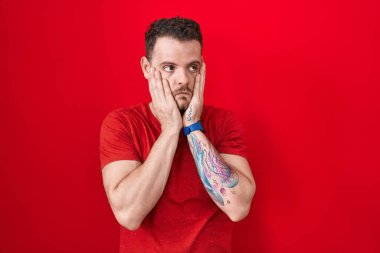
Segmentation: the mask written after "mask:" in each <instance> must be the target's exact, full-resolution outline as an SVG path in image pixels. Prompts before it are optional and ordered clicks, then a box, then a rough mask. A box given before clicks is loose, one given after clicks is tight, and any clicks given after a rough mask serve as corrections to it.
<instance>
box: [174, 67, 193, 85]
mask: <svg viewBox="0 0 380 253" xmlns="http://www.w3.org/2000/svg"><path fill="white" fill-rule="evenodd" d="M189 81H190V78H189V73H187V71H186V70H183V69H178V71H177V76H176V84H177V85H178V86H185V87H186V86H187V85H189Z"/></svg>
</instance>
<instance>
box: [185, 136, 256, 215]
mask: <svg viewBox="0 0 380 253" xmlns="http://www.w3.org/2000/svg"><path fill="white" fill-rule="evenodd" d="M188 142H189V146H190V150H191V152H192V154H193V157H194V160H195V163H196V166H197V169H198V173H199V176H200V178H201V180H202V183H203V185H204V187H205V188H206V190H207V192H208V193H209V195H210V197H211V198H212V199H213V201H214V202H215V203H216V204H217V206H218V207H219V208H220V209H221V210H223V212H225V213H226V214H227V215H228V216H229V217H230V219H231V220H233V221H238V220H241V219H242V218H244V217H245V216H246V215H247V214H248V212H249V208H250V203H251V200H252V197H253V187H252V182H251V181H250V180H249V179H248V178H247V177H246V176H245V175H244V174H242V173H241V172H239V171H238V170H236V169H234V168H232V167H231V166H229V165H228V164H226V162H225V161H224V160H223V158H222V157H221V156H220V154H219V152H218V151H217V150H216V149H215V147H214V146H213V145H212V144H211V142H210V141H209V140H208V139H207V137H206V136H205V135H204V134H203V132H201V131H194V132H192V133H190V134H189V135H188Z"/></svg>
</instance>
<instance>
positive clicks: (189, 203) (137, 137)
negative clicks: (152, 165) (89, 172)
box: [100, 103, 247, 253]
mask: <svg viewBox="0 0 380 253" xmlns="http://www.w3.org/2000/svg"><path fill="white" fill-rule="evenodd" d="M201 120H202V124H203V127H204V129H205V135H206V136H207V138H208V139H209V140H210V142H211V143H212V144H213V145H214V147H215V148H216V149H217V150H218V152H219V153H226V154H235V155H240V156H243V157H245V158H246V157H247V155H246V145H245V142H244V137H243V131H242V127H241V125H240V123H239V121H238V120H237V119H236V117H235V116H234V114H233V113H231V112H229V111H226V110H223V109H220V108H215V107H212V106H207V105H204V107H203V112H202V118H201ZM160 132H161V127H160V123H159V121H158V120H157V119H156V117H155V116H154V115H153V113H152V112H151V110H150V108H149V104H148V103H140V104H138V105H136V106H133V107H131V108H120V109H116V110H114V111H112V112H110V113H109V114H108V115H107V116H106V118H105V119H104V121H103V124H102V128H101V133H100V161H101V168H103V167H104V166H105V165H107V164H108V163H110V162H113V161H117V160H138V161H140V162H141V163H143V162H144V161H145V160H146V158H147V157H148V155H149V152H150V149H151V147H152V146H153V144H154V143H155V141H156V140H157V138H158V136H159V135H160ZM232 229H233V222H232V221H231V220H230V219H229V218H228V216H227V215H226V214H225V213H224V212H223V211H222V210H221V209H219V207H218V206H217V205H216V204H215V203H214V202H213V201H212V199H211V197H210V196H209V195H208V193H207V191H206V189H205V188H204V186H203V184H202V181H201V179H200V177H199V175H198V171H197V169H196V165H195V161H194V159H193V157H192V154H191V151H190V148H189V145H188V142H187V138H186V137H185V136H184V134H183V133H182V132H181V133H180V136H179V141H178V147H177V150H176V153H175V155H174V158H173V163H172V167H171V171H170V175H169V178H168V181H167V183H166V186H165V189H164V192H163V194H162V196H161V198H160V199H159V201H158V202H157V204H156V206H155V207H154V208H153V209H152V210H151V211H150V213H149V214H148V215H147V216H146V217H145V219H144V221H143V222H142V224H141V226H140V227H139V228H138V229H137V230H135V231H130V230H128V229H126V228H124V227H122V226H120V252H121V253H124V252H128V253H131V252H202V253H203V252H210V253H212V252H218V253H219V252H231V235H232Z"/></svg>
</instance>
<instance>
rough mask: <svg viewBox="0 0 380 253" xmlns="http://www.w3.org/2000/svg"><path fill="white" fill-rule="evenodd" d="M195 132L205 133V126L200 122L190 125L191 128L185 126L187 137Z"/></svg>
mask: <svg viewBox="0 0 380 253" xmlns="http://www.w3.org/2000/svg"><path fill="white" fill-rule="evenodd" d="M195 131H202V132H204V128H203V125H202V122H201V121H200V120H199V121H197V122H195V123H193V124H190V125H189V126H185V127H184V128H183V133H184V135H185V136H187V135H189V134H190V133H192V132H195Z"/></svg>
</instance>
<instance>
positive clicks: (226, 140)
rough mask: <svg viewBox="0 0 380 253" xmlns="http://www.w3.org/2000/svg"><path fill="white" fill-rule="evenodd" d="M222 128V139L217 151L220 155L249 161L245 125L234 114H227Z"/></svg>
mask: <svg viewBox="0 0 380 253" xmlns="http://www.w3.org/2000/svg"><path fill="white" fill-rule="evenodd" d="M219 127H220V128H219V129H220V137H219V141H218V145H217V146H216V149H217V150H218V152H219V153H224V154H231V155H239V156H242V157H244V158H246V159H248V155H247V145H246V141H245V132H244V129H243V125H242V124H241V122H240V121H239V119H238V118H237V117H236V115H235V114H234V113H232V112H227V114H226V117H225V119H224V121H222V123H221V125H220V126H219Z"/></svg>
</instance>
